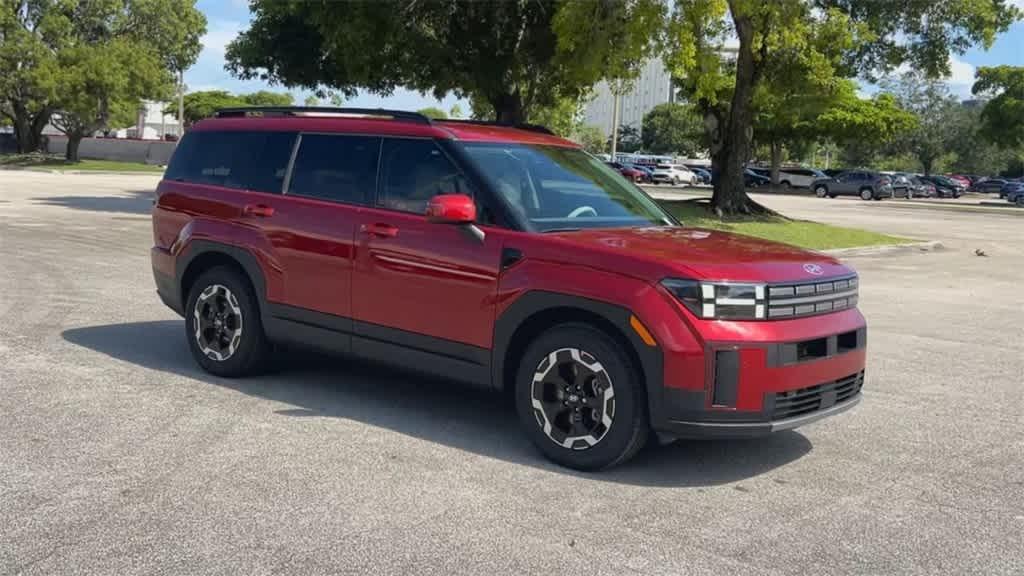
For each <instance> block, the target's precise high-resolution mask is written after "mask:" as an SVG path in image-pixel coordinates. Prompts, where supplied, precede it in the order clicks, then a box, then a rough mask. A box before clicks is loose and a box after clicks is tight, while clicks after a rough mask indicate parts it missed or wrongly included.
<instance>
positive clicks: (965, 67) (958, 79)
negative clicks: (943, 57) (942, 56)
mask: <svg viewBox="0 0 1024 576" xmlns="http://www.w3.org/2000/svg"><path fill="white" fill-rule="evenodd" d="M1019 1H1021V2H1024V0H1019ZM974 71H975V67H974V65H973V64H970V63H967V62H964V61H963V60H960V59H959V58H957V57H956V56H950V57H949V76H947V77H946V83H947V84H949V89H950V90H952V91H953V94H956V95H957V96H959V97H961V98H967V97H969V96H970V94H971V86H973V85H974Z"/></svg>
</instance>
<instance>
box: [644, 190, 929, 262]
mask: <svg viewBox="0 0 1024 576" xmlns="http://www.w3.org/2000/svg"><path fill="white" fill-rule="evenodd" d="M661 205H662V206H664V207H665V208H666V209H667V210H668V211H669V212H671V213H672V214H673V215H675V217H676V218H679V220H681V221H682V222H683V223H684V224H687V225H690V226H697V227H700V228H711V229H713V230H724V231H726V232H735V233H737V234H745V235H747V236H756V237H757V238H764V239H766V240H773V241H775V242H782V243H784V244H792V245H794V246H799V247H801V248H810V249H812V250H834V249H838V248H855V247H859V246H880V245H884V244H902V243H905V242H910V241H911V240H910V239H908V238H900V237H898V236H889V235H887V234H879V233H878V232H870V231H868V230H860V229H858V228H843V227H842V226H832V225H829V224H821V223H820V222H809V221H807V220H791V219H788V218H783V217H779V216H729V217H726V218H724V219H720V218H718V216H716V215H715V214H714V213H713V212H711V211H710V210H708V205H707V203H703V202H693V201H682V202H679V201H663V202H661Z"/></svg>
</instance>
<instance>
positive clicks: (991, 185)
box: [972, 178, 1006, 194]
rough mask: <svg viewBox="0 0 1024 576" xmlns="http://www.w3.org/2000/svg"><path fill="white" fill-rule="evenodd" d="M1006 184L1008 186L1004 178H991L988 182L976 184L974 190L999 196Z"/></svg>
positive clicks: (983, 181)
mask: <svg viewBox="0 0 1024 576" xmlns="http://www.w3.org/2000/svg"><path fill="white" fill-rule="evenodd" d="M1004 184H1006V180H1003V179H1002V178H989V179H988V180H982V181H981V182H975V183H974V186H973V187H972V188H973V189H974V191H975V192H986V193H990V194H997V193H999V191H1000V190H1002V188H1003V185H1004Z"/></svg>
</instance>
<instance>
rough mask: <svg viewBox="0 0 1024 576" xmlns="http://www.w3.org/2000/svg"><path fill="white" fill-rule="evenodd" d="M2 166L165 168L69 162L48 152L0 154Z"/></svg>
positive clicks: (152, 170) (111, 169)
mask: <svg viewBox="0 0 1024 576" xmlns="http://www.w3.org/2000/svg"><path fill="white" fill-rule="evenodd" d="M0 168H30V169H33V170H53V171H61V170H81V171H108V172H144V173H150V174H160V173H162V172H163V171H164V169H163V168H162V167H160V166H150V165H149V164H140V163H138V162H119V161H117V160H81V161H79V162H68V161H67V160H65V159H64V157H63V156H52V155H46V154H10V155H5V156H0Z"/></svg>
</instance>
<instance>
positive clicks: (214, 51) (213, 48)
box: [200, 20, 242, 59]
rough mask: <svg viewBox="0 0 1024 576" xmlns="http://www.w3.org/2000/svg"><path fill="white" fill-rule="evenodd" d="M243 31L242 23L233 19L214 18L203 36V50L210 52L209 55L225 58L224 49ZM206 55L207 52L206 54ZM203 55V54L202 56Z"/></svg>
mask: <svg viewBox="0 0 1024 576" xmlns="http://www.w3.org/2000/svg"><path fill="white" fill-rule="evenodd" d="M241 31H242V23H241V22H235V21H233V20H214V21H213V22H211V23H210V26H209V27H208V28H207V30H206V34H205V35H204V36H203V39H202V43H203V52H204V53H206V52H209V56H215V57H219V58H221V59H223V58H224V50H225V49H226V48H227V45H228V43H229V42H231V41H232V40H234V39H235V37H236V36H238V33H239V32H241ZM204 55H206V54H204ZM200 57H202V56H200Z"/></svg>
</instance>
